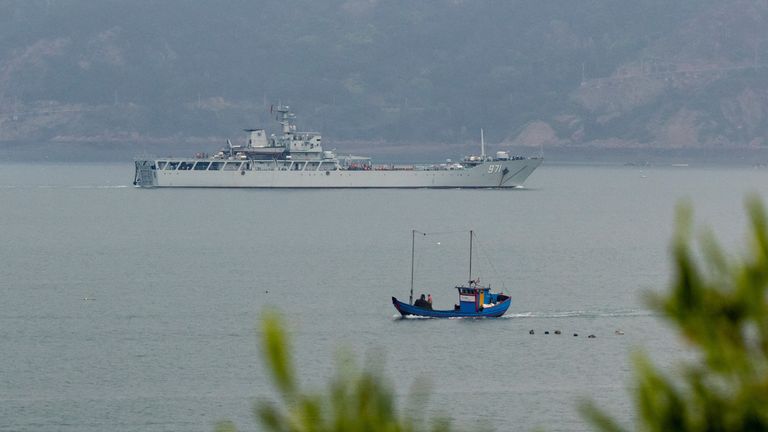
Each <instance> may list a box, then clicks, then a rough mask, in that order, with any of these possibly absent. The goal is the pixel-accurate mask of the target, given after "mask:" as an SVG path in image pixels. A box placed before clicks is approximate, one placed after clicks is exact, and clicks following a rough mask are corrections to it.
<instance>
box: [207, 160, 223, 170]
mask: <svg viewBox="0 0 768 432" xmlns="http://www.w3.org/2000/svg"><path fill="white" fill-rule="evenodd" d="M223 166H224V162H211V166H209V167H208V171H220V170H221V168H222V167H223Z"/></svg>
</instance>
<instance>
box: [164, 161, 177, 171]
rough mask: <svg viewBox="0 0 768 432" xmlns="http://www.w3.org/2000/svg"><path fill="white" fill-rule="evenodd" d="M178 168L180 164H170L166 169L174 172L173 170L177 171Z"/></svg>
mask: <svg viewBox="0 0 768 432" xmlns="http://www.w3.org/2000/svg"><path fill="white" fill-rule="evenodd" d="M178 167H179V163H178V162H168V165H166V167H165V169H166V170H169V171H173V170H175V169H176V168H178Z"/></svg>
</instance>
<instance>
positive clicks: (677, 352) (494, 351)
mask: <svg viewBox="0 0 768 432" xmlns="http://www.w3.org/2000/svg"><path fill="white" fill-rule="evenodd" d="M132 175H133V172H132V167H131V166H130V165H107V166H100V165H0V228H2V234H0V238H1V239H2V242H0V263H2V264H1V265H0V292H1V293H2V302H0V341H2V357H1V360H0V388H1V389H2V391H0V430H2V431H103V430H115V431H182V430H184V431H189V430H191V431H210V430H212V429H213V426H214V424H215V423H216V422H217V421H219V420H222V419H231V420H234V421H235V422H236V423H237V424H238V425H239V426H240V427H241V428H242V429H244V430H254V429H255V430H258V429H259V427H258V425H257V424H256V423H255V422H254V420H253V419H252V417H251V415H250V412H251V406H252V403H253V402H254V401H255V400H257V399H259V398H265V397H266V398H270V397H273V396H274V393H273V391H272V390H271V386H270V383H269V379H268V377H267V376H266V375H265V371H264V369H263V367H262V366H263V365H262V364H261V363H262V362H261V359H260V356H259V348H258V323H259V319H260V316H261V314H262V313H263V311H264V310H265V309H266V308H277V309H279V310H280V311H281V312H282V314H283V316H284V317H285V320H286V325H287V326H288V328H289V330H290V334H291V337H292V342H293V347H294V354H295V360H296V366H297V369H298V370H299V371H300V374H301V377H302V382H303V383H304V384H305V385H306V386H307V387H310V388H316V389H317V388H320V387H321V386H322V385H323V383H324V382H326V381H327V379H328V378H329V377H330V376H331V375H332V374H333V373H334V367H335V364H336V361H335V359H336V358H337V357H338V353H339V351H340V350H347V351H351V352H352V353H354V354H355V355H356V357H357V358H358V360H359V362H361V363H363V362H365V361H366V360H365V359H371V358H375V359H382V358H383V364H384V365H383V368H384V371H385V373H386V375H387V376H388V378H389V380H390V383H391V385H392V386H393V388H394V389H395V391H396V393H397V394H398V395H399V396H400V402H401V406H402V405H406V400H407V396H408V395H409V394H410V392H411V391H412V389H413V383H414V382H415V381H421V380H427V381H428V382H429V383H430V384H429V389H430V391H431V398H430V400H429V402H428V403H427V404H426V405H423V406H417V407H409V406H402V408H403V409H407V410H411V412H413V413H414V414H415V415H417V416H422V415H423V416H427V417H431V416H434V415H444V416H447V417H450V418H452V419H453V421H454V423H455V425H456V426H459V427H461V428H464V429H468V430H477V429H483V428H487V429H495V430H531V429H532V428H535V427H539V426H542V427H544V428H545V429H546V430H550V431H559V430H568V431H572V430H586V429H588V426H587V425H586V424H585V422H584V421H583V420H582V419H581V418H580V416H579V414H578V412H577V409H576V407H577V404H578V402H579V401H580V400H584V399H591V400H594V401H595V402H596V403H597V404H598V405H600V406H602V407H605V408H606V409H608V410H610V411H611V412H613V413H615V415H616V416H617V417H619V418H620V419H621V420H622V421H624V422H627V423H629V422H631V421H632V419H633V413H632V409H631V406H632V405H631V396H630V388H631V378H632V371H631V368H630V365H629V356H630V354H631V353H632V352H634V351H636V350H644V351H645V352H647V353H648V354H649V355H650V356H651V357H652V358H653V359H654V361H655V362H656V363H657V364H659V365H661V366H662V367H664V368H665V369H667V370H668V371H669V373H674V367H673V365H674V364H675V362H676V361H678V360H679V359H681V358H683V357H685V356H686V354H687V353H686V351H685V348H684V347H683V346H682V345H681V344H680V343H679V341H678V339H677V337H676V336H675V335H674V333H673V332H672V331H671V330H670V329H669V328H667V327H666V325H665V324H664V323H663V322H662V321H661V319H660V318H659V317H657V316H654V314H653V313H651V312H650V311H649V310H648V309H647V307H646V306H645V304H644V302H643V295H644V293H647V292H649V291H657V290H660V289H663V288H664V287H665V286H666V284H667V282H668V281H669V278H670V274H669V270H670V269H669V264H668V261H669V260H668V244H669V239H670V235H671V232H672V225H673V220H674V207H675V204H676V203H677V202H678V201H679V200H680V199H686V198H687V199H689V200H690V201H691V202H692V203H693V204H694V206H695V212H696V218H697V222H699V223H700V224H701V225H707V226H709V227H711V228H712V229H713V231H715V233H716V234H717V236H718V238H720V239H721V241H722V243H723V244H724V245H725V246H726V247H728V248H729V249H730V250H732V251H738V250H740V246H741V244H742V243H743V239H744V236H745V229H746V228H745V227H746V218H745V214H744V210H743V199H744V196H745V193H747V192H757V193H759V194H761V195H762V196H763V197H764V198H768V191H767V190H766V185H768V172H766V171H765V170H749V169H721V168H696V167H686V168H673V167H657V168H645V169H643V170H640V169H638V168H629V167H595V166H551V165H544V166H542V167H541V168H540V169H539V170H538V171H536V172H535V173H534V175H533V176H532V177H531V178H530V179H529V181H528V183H527V189H524V190H514V191H496V190H477V191H465V190H391V191H389V190H360V191H350V190H326V191H305V190H292V191H268V190H194V189H179V190H138V189H134V188H133V187H131V186H129V185H130V182H131V181H132ZM411 229H418V230H421V231H427V232H446V233H450V234H440V235H431V236H427V237H422V238H420V239H418V241H417V243H416V251H417V253H416V256H417V260H416V294H417V295H418V294H420V293H431V294H432V295H433V297H434V298H435V304H436V306H437V307H446V308H448V307H451V306H452V305H453V303H454V302H455V301H456V294H455V290H454V289H453V288H452V287H453V286H454V285H455V284H457V283H460V282H462V281H465V280H466V279H467V276H468V274H467V272H468V268H467V267H468V234H467V231H468V230H469V229H474V230H475V231H476V233H477V235H478V243H476V246H477V249H476V252H477V253H476V254H475V260H474V263H473V267H474V270H475V271H473V273H474V275H475V276H479V277H481V279H482V281H483V282H490V283H491V284H492V285H493V287H495V288H496V289H500V290H503V291H504V292H507V293H510V294H511V296H512V298H513V303H512V306H511V308H510V311H509V313H508V315H507V316H506V317H504V318H502V319H498V320H419V319H408V320H399V319H396V318H395V310H394V308H393V307H392V305H391V301H390V297H391V296H393V295H394V296H398V297H400V298H406V299H407V297H408V289H409V288H408V287H409V282H410V247H411V231H410V230H411ZM531 329H533V330H535V334H534V335H530V334H529V330H531ZM558 329H559V330H561V331H562V333H563V334H562V335H554V334H550V335H545V334H544V331H547V330H548V331H550V332H553V331H554V330H558ZM617 329H621V330H623V331H624V333H625V334H624V335H623V336H618V335H615V334H614V331H615V330H617ZM574 333H578V335H579V336H578V337H574V336H573V334H574ZM588 334H594V335H596V336H597V337H596V338H594V339H588V338H586V336H587V335H588Z"/></svg>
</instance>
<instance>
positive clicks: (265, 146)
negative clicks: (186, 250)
mask: <svg viewBox="0 0 768 432" xmlns="http://www.w3.org/2000/svg"><path fill="white" fill-rule="evenodd" d="M275 111H276V113H277V120H278V122H279V123H280V125H281V126H282V131H281V134H280V135H275V134H272V135H270V136H269V137H267V134H266V132H265V130H264V129H246V130H245V131H246V132H247V133H248V140H247V143H246V144H245V145H232V143H231V141H229V140H227V146H226V147H224V148H223V149H221V150H220V151H218V152H217V153H215V154H212V155H206V154H197V155H196V156H195V157H194V158H151V159H150V158H143V159H136V160H135V161H134V162H135V165H136V171H135V176H134V181H133V184H134V185H135V186H137V187H144V188H151V187H187V188H515V187H522V185H523V182H524V181H525V180H526V179H527V178H528V176H530V175H531V173H532V172H533V171H534V170H535V169H536V168H537V167H538V166H539V165H541V163H542V161H543V158H541V157H521V156H510V155H509V153H508V152H506V151H497V152H496V153H495V156H493V157H491V156H488V155H486V154H485V143H484V140H483V138H482V133H481V139H480V154H479V155H472V156H466V157H465V158H464V159H462V160H461V161H457V162H451V161H448V162H445V163H438V164H426V165H424V164H374V163H373V162H372V160H371V158H369V157H361V156H351V155H350V156H339V155H336V154H335V153H334V152H333V151H329V150H323V147H322V138H321V135H320V134H319V133H316V132H300V131H298V130H297V129H296V125H295V122H294V120H295V118H296V117H295V115H294V114H293V113H292V112H291V110H290V107H288V106H284V105H280V106H278V107H277V109H276V110H275Z"/></svg>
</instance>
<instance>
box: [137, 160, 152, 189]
mask: <svg viewBox="0 0 768 432" xmlns="http://www.w3.org/2000/svg"><path fill="white" fill-rule="evenodd" d="M135 164H136V172H135V174H134V177H133V185H134V186H138V187H155V186H157V172H156V165H155V161H154V160H137V161H135Z"/></svg>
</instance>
